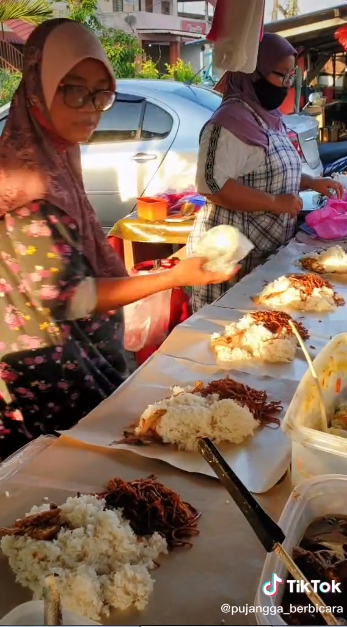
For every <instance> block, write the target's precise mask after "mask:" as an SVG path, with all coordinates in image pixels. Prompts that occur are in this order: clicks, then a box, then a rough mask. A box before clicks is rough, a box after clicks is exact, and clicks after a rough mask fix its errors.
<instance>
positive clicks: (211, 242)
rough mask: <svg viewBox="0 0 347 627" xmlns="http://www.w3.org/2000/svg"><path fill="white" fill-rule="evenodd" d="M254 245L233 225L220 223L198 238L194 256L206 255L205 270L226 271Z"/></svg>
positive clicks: (232, 267)
mask: <svg viewBox="0 0 347 627" xmlns="http://www.w3.org/2000/svg"><path fill="white" fill-rule="evenodd" d="M253 248H254V245H253V244H252V242H250V241H249V239H247V237H246V236H245V235H243V233H240V231H238V229H236V228H235V227H234V226H229V225H226V224H221V225H220V226H215V227H214V228H213V229H210V230H209V231H207V232H206V233H205V235H203V236H202V238H201V239H200V240H199V242H198V245H197V247H196V249H195V251H194V256H195V257H206V258H207V259H208V262H207V263H206V264H205V265H204V268H205V270H208V271H210V272H224V273H226V274H227V273H228V272H230V271H231V270H233V269H234V268H235V266H236V264H237V263H238V262H239V261H241V259H244V258H245V257H247V255H248V254H249V253H250V252H251V250H253Z"/></svg>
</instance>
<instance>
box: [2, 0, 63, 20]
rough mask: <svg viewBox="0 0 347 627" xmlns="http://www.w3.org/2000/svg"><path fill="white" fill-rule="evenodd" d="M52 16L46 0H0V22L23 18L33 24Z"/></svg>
mask: <svg viewBox="0 0 347 627" xmlns="http://www.w3.org/2000/svg"><path fill="white" fill-rule="evenodd" d="M50 17H53V14H52V8H51V7H50V5H49V4H48V2H47V1H46V0H0V22H7V20H23V22H27V23H28V24H32V25H33V26H38V25H39V24H41V22H44V21H45V20H48V19H49V18H50Z"/></svg>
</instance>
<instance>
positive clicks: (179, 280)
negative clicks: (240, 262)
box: [168, 257, 240, 287]
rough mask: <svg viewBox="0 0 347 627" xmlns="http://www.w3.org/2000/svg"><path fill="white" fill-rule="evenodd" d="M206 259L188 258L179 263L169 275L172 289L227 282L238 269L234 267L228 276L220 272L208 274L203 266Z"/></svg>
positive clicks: (238, 267)
mask: <svg viewBox="0 0 347 627" xmlns="http://www.w3.org/2000/svg"><path fill="white" fill-rule="evenodd" d="M207 261H208V259H203V258H201V257H189V258H188V259H183V260H182V261H180V262H179V263H178V264H177V265H176V266H175V267H174V268H172V270H168V274H169V273H170V281H171V282H172V287H189V286H194V285H209V284H211V283H224V282H225V281H229V280H230V279H231V278H232V277H233V276H235V274H237V272H238V271H239V269H240V266H236V267H235V268H234V269H233V270H232V271H231V272H229V273H228V274H225V273H222V272H208V271H206V270H204V268H203V266H204V264H205V263H206V262H207Z"/></svg>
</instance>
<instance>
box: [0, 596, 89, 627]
mask: <svg viewBox="0 0 347 627" xmlns="http://www.w3.org/2000/svg"><path fill="white" fill-rule="evenodd" d="M44 624H45V623H44V620H43V601H29V602H28V603H23V604H22V605H18V606H17V607H15V609H14V610H12V612H10V613H9V614H6V616H4V618H2V619H1V620H0V625H44ZM63 624H64V625H100V624H101V623H95V622H94V621H92V620H89V619H88V618H85V617H84V616H79V615H78V614H75V613H74V612H69V611H67V610H63Z"/></svg>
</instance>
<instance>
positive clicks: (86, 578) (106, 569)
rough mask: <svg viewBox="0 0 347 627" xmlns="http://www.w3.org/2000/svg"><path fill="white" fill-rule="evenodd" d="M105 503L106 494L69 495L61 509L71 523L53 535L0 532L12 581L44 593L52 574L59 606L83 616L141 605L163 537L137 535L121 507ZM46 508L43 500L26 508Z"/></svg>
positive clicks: (35, 510)
mask: <svg viewBox="0 0 347 627" xmlns="http://www.w3.org/2000/svg"><path fill="white" fill-rule="evenodd" d="M104 507H105V499H101V498H97V497H95V496H92V495H84V496H80V497H69V498H68V499H67V501H66V502H65V503H64V504H63V505H61V506H60V509H61V512H62V516H63V518H64V519H65V520H66V522H67V524H68V525H69V527H70V528H62V529H60V531H59V533H58V535H57V537H56V539H55V540H52V541H47V540H34V539H32V538H30V537H28V536H15V535H7V536H5V537H3V538H2V540H1V548H2V551H3V553H4V554H5V555H6V556H7V557H8V558H9V564H10V566H11V568H12V570H13V571H14V573H15V575H16V581H17V582H18V583H20V584H21V585H22V586H24V587H27V588H29V589H30V590H31V591H32V592H33V595H34V599H42V598H43V588H44V582H45V578H46V577H47V576H48V575H51V574H56V575H58V577H57V578H56V583H57V587H58V590H59V592H60V594H61V598H62V603H63V606H64V607H65V608H66V609H68V610H71V611H73V612H75V613H77V614H80V615H82V616H86V617H88V618H91V619H93V620H99V619H100V618H101V617H102V616H108V615H109V614H110V611H111V610H112V609H118V610H126V609H128V608H129V607H131V606H135V608H136V609H138V610H142V609H144V607H145V606H146V604H147V602H148V599H149V596H150V594H151V593H152V591H153V585H154V579H153V578H152V577H151V575H150V570H152V569H153V568H154V566H155V564H154V561H155V560H157V558H158V556H159V555H160V554H161V553H167V552H168V551H167V543H166V540H165V539H164V538H163V537H162V536H161V535H160V534H158V533H154V534H153V535H152V536H151V537H150V538H148V539H147V538H139V537H138V536H137V535H136V534H135V533H134V532H133V530H132V529H131V527H130V524H129V523H128V521H127V520H126V519H125V518H124V517H123V516H122V513H121V511H120V510H117V511H112V510H104ZM49 508H50V505H49V504H48V503H45V504H44V505H42V506H40V507H36V506H35V507H33V508H32V509H31V511H30V512H29V514H30V515H31V514H37V513H39V512H43V511H47V510H49ZM29 514H27V515H29Z"/></svg>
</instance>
